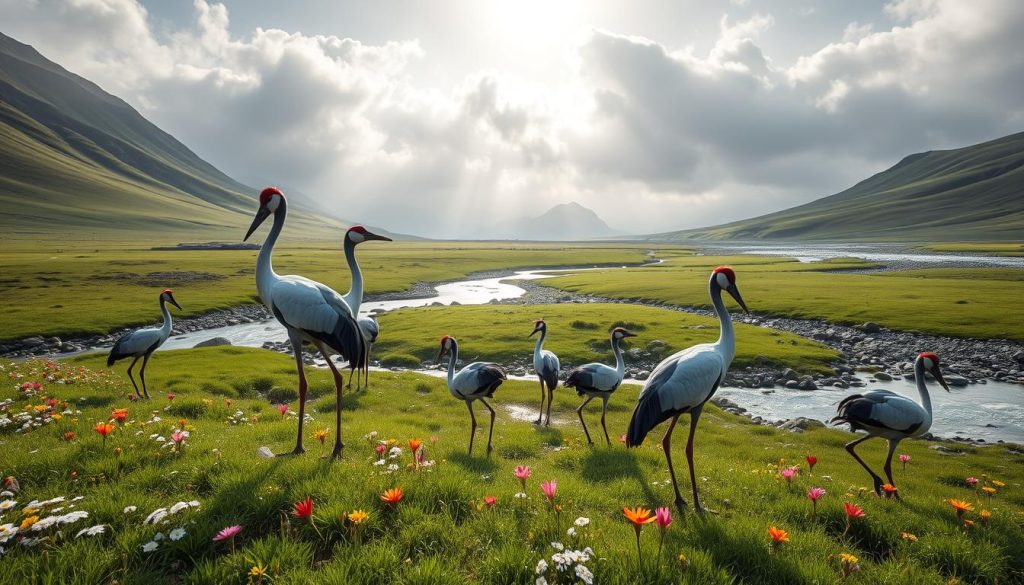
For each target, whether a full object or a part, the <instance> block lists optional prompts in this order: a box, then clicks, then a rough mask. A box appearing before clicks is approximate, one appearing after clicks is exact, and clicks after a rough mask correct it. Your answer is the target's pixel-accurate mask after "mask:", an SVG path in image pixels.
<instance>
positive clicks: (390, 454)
mask: <svg viewBox="0 0 1024 585" xmlns="http://www.w3.org/2000/svg"><path fill="white" fill-rule="evenodd" d="M401 454H402V448H401V447H397V446H396V447H392V448H391V450H390V451H388V458H390V459H394V458H395V457H398V456H400V455H401Z"/></svg>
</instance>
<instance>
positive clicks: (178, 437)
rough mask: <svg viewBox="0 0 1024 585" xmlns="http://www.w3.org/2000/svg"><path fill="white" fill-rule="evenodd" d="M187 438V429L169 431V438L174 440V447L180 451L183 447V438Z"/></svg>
mask: <svg viewBox="0 0 1024 585" xmlns="http://www.w3.org/2000/svg"><path fill="white" fill-rule="evenodd" d="M187 438H188V431H178V430H176V431H174V432H173V433H171V440H172V441H174V444H175V445H176V448H177V449H178V450H179V451H180V450H181V448H182V447H184V443H185V439H187Z"/></svg>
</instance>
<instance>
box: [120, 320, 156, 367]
mask: <svg viewBox="0 0 1024 585" xmlns="http://www.w3.org/2000/svg"><path fill="white" fill-rule="evenodd" d="M163 340H164V337H163V335H162V333H161V331H160V329H153V328H149V327H147V328H146V329H138V330H136V331H132V332H131V333H126V334H125V335H123V336H122V337H121V338H120V339H118V340H117V342H116V343H114V347H112V348H110V355H108V356H107V366H108V367H109V366H112V365H114V362H115V361H117V360H119V359H123V358H126V357H129V356H134V355H139V354H143V353H146V352H147V351H149V349H150V348H151V347H153V346H154V345H157V346H158V345H160V343H161V342H162V341H163Z"/></svg>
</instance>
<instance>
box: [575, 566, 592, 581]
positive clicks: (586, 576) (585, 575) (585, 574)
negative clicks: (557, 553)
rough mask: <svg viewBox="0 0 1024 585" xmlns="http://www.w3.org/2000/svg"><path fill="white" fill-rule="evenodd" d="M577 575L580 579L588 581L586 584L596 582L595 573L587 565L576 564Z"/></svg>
mask: <svg viewBox="0 0 1024 585" xmlns="http://www.w3.org/2000/svg"><path fill="white" fill-rule="evenodd" d="M576 576H577V577H578V578H579V580H580V581H583V582H584V583H586V585H592V583H593V582H594V574H593V573H591V572H590V569H588V568H587V566H586V565H582V564H577V565H576Z"/></svg>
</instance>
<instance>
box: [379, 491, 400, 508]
mask: <svg viewBox="0 0 1024 585" xmlns="http://www.w3.org/2000/svg"><path fill="white" fill-rule="evenodd" d="M404 496H405V494H404V493H403V492H402V488H400V487H395V488H391V489H389V490H387V491H385V492H384V493H383V494H381V495H380V501H382V502H384V503H385V504H388V505H389V506H391V507H396V506H398V503H399V502H401V501H402V498H403V497H404Z"/></svg>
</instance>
